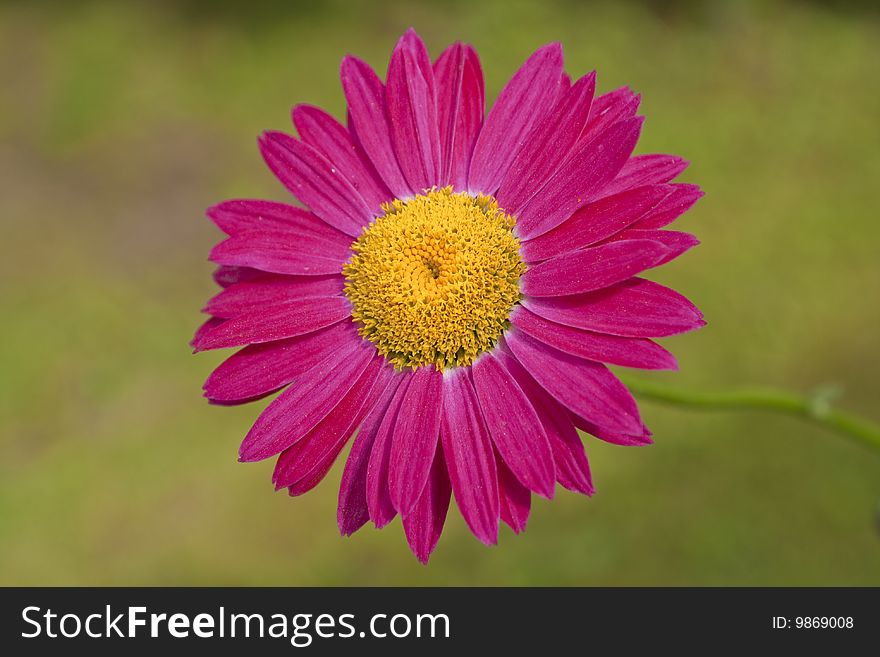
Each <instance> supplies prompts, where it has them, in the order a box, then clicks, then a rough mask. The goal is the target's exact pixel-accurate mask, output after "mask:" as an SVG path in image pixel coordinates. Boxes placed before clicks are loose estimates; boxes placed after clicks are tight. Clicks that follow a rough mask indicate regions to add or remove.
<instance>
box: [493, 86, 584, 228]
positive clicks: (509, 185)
mask: <svg viewBox="0 0 880 657" xmlns="http://www.w3.org/2000/svg"><path fill="white" fill-rule="evenodd" d="M595 88H596V73H595V72H593V73H590V74H589V75H587V76H585V77H582V78H581V79H580V80H578V81H577V82H576V83H575V84H574V86H573V87H572V88H571V89H570V90H569V92H568V93H567V94H566V95H565V96H564V97H563V98H562V99H561V100H560V101H558V102H557V104H556V107H555V108H554V109H553V111H552V112H550V113H549V114H548V115H546V116H545V117H544V118H543V119H542V120H541V121H540V122H539V123H538V124H537V125H536V126H535V128H534V130H532V132H531V134H529V137H528V139H527V141H526V143H525V145H524V146H523V147H522V148H521V149H520V150H519V152H518V153H517V155H516V157H515V158H514V160H513V164H511V166H510V169H509V170H508V171H507V173H506V174H505V176H504V179H503V180H502V182H501V186H500V187H499V188H498V193H497V194H496V195H495V198H496V199H497V200H498V203H499V205H500V206H501V207H502V208H504V209H505V211H507V212H509V213H511V214H517V213H518V212H519V210H520V209H521V208H522V207H523V206H524V205H525V204H526V202H527V201H529V200H530V199H531V198H532V197H533V196H534V195H535V194H536V193H538V191H539V190H540V189H541V188H542V187H543V186H544V183H546V182H547V180H548V179H549V178H550V176H551V175H552V174H554V173H555V172H556V170H557V169H559V167H560V165H561V164H562V163H563V162H564V161H565V160H566V159H567V158H568V155H569V153H570V152H571V149H572V148H574V145H575V144H576V143H577V141H578V137H579V136H580V134H581V132H582V131H583V129H584V125H585V124H586V122H587V117H588V116H589V113H590V104H591V103H592V101H593V92H594V90H595Z"/></svg>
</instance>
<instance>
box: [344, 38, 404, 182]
mask: <svg viewBox="0 0 880 657" xmlns="http://www.w3.org/2000/svg"><path fill="white" fill-rule="evenodd" d="M340 75H341V77H342V88H343V90H344V91H345V99H346V100H347V101H348V110H349V118H350V123H351V125H350V128H351V129H352V131H353V132H354V136H355V137H356V139H357V141H358V143H359V144H360V146H361V147H362V148H363V149H364V152H365V153H366V154H367V156H368V157H369V158H370V161H371V162H372V164H373V166H374V167H375V168H376V171H378V172H379V175H380V176H381V177H382V180H384V181H385V184H386V185H387V186H388V189H390V190H391V192H392V193H393V194H394V196H396V197H397V198H409V197H410V196H412V193H413V192H412V189H410V186H409V185H408V184H407V182H406V179H405V178H404V177H403V173H402V172H401V170H400V165H399V164H398V163H397V156H396V155H395V154H394V149H393V148H392V146H391V131H390V129H389V127H388V114H387V112H386V109H385V85H383V84H382V81H381V80H380V79H379V76H378V75H376V73H375V72H374V71H373V69H372V68H370V65H369V64H367V63H366V62H364V61H362V60H360V59H358V58H357V57H352V56H350V55H349V56H347V57H346V58H345V59H343V60H342V67H341V70H340Z"/></svg>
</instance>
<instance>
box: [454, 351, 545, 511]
mask: <svg viewBox="0 0 880 657" xmlns="http://www.w3.org/2000/svg"><path fill="white" fill-rule="evenodd" d="M471 374H472V376H473V381H474V389H475V390H476V391H477V398H478V400H479V402H480V408H481V409H482V411H483V418H484V419H485V421H486V426H487V427H488V429H489V434H490V435H491V436H492V441H493V442H494V443H495V447H496V449H497V450H498V453H499V454H500V455H501V458H502V459H504V462H505V463H506V464H507V465H508V466H509V467H510V469H511V471H512V472H513V473H514V475H516V478H517V479H518V480H519V481H521V482H522V484H523V485H524V486H526V487H527V488H528V489H529V490H533V491H535V492H536V493H538V494H539V495H543V496H544V497H547V498H552V497H553V487H554V482H555V481H556V473H555V470H554V467H553V454H552V453H551V451H550V443H548V442H547V435H546V434H545V433H544V427H543V426H542V425H541V420H540V419H539V418H538V414H537V413H536V412H535V409H534V408H532V404H531V403H530V401H529V398H528V397H527V396H526V394H525V393H524V392H523V391H522V389H520V387H519V386H518V385H517V383H516V380H514V378H513V377H512V376H511V374H510V373H509V372H508V371H507V370H506V369H505V368H504V366H503V365H501V363H499V362H498V361H497V360H496V359H495V357H494V356H492V354H485V355H483V357H482V358H480V359H479V360H477V362H476V363H474V365H473V367H472V368H471Z"/></svg>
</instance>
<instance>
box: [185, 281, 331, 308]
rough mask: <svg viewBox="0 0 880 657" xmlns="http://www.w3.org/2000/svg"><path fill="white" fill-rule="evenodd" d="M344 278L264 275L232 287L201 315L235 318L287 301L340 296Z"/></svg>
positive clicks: (212, 300) (220, 294)
mask: <svg viewBox="0 0 880 657" xmlns="http://www.w3.org/2000/svg"><path fill="white" fill-rule="evenodd" d="M344 287H345V278H343V277H342V276H340V275H330V276H280V275H277V274H263V275H261V276H260V277H258V278H257V277H255V279H254V280H252V281H249V282H244V283H234V284H232V285H230V286H228V287H227V288H226V289H224V290H223V291H221V292H220V293H219V294H217V295H215V296H214V297H212V298H211V300H210V301H208V304H207V305H206V306H205V308H204V309H203V312H205V313H208V314H209V315H215V316H216V317H235V316H236V315H241V314H243V313H247V312H253V311H255V310H258V309H261V308H262V307H263V306H274V305H276V304H280V303H285V302H287V301H298V300H300V299H307V298H309V297H332V296H335V295H337V294H342V291H343V289H344Z"/></svg>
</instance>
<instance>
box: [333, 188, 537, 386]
mask: <svg viewBox="0 0 880 657" xmlns="http://www.w3.org/2000/svg"><path fill="white" fill-rule="evenodd" d="M382 209H383V210H384V214H383V215H382V216H381V217H379V218H377V219H376V220H375V221H374V222H373V223H372V224H370V226H368V227H367V228H366V229H365V230H364V232H363V233H361V236H360V237H359V238H358V239H357V241H356V242H355V243H354V245H353V246H352V249H353V251H354V255H353V256H352V258H351V260H350V261H349V262H348V263H346V265H345V267H344V269H343V273H344V274H345V278H346V285H345V294H346V296H347V297H348V298H349V300H350V301H351V302H352V304H353V305H354V310H353V312H352V317H353V318H354V320H355V321H356V322H357V323H358V325H359V330H360V333H361V335H362V336H364V337H365V338H367V339H368V340H370V341H372V342H373V343H374V344H375V345H376V348H377V349H378V350H379V353H380V354H382V355H383V356H384V357H385V358H386V359H387V360H389V361H390V362H392V363H394V365H395V366H396V367H398V368H400V369H402V368H405V367H411V368H413V369H415V368H417V367H421V366H424V365H431V364H433V365H435V366H437V367H438V368H439V369H445V368H452V367H459V366H463V365H469V364H470V363H472V362H473V361H474V359H475V358H476V357H477V356H478V355H479V354H480V353H482V352H484V351H487V350H489V349H491V348H492V347H493V346H494V345H495V343H496V342H497V341H498V338H499V337H500V336H501V333H502V332H503V331H504V329H505V328H506V327H507V325H508V321H507V318H508V315H509V314H510V311H511V310H512V309H513V306H514V304H515V303H516V302H517V301H518V300H519V298H520V292H519V285H518V282H519V277H520V276H521V275H522V273H523V272H524V271H525V268H526V267H525V265H524V264H523V262H522V259H521V258H520V255H519V240H517V239H516V237H514V235H513V232H512V229H513V225H514V219H513V217H511V216H510V215H508V214H505V213H504V212H502V211H501V210H499V209H498V204H497V203H496V202H495V200H494V199H493V198H491V197H487V196H477V197H474V196H471V195H469V194H464V193H455V192H453V191H452V188H450V187H447V188H445V189H440V190H431V191H429V192H427V193H425V194H422V195H419V196H416V197H415V198H413V199H410V200H408V201H400V200H395V201H393V202H391V203H388V204H386V205H384V206H383V208H382Z"/></svg>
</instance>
